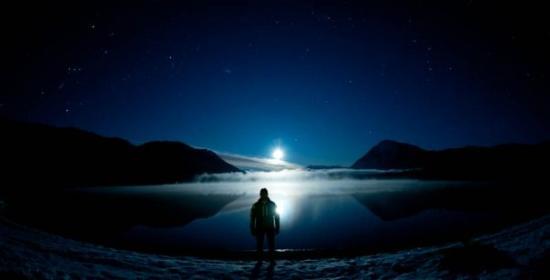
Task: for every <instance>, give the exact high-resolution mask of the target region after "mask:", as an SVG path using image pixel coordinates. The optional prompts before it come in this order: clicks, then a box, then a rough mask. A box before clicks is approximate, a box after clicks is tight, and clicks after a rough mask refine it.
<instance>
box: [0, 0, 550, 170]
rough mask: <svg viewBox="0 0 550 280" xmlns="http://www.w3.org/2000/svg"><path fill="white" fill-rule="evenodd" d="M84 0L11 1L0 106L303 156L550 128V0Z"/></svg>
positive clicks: (99, 128)
mask: <svg viewBox="0 0 550 280" xmlns="http://www.w3.org/2000/svg"><path fill="white" fill-rule="evenodd" d="M78 2H79V3H72V4H69V3H62V2H58V3H55V4H51V3H43V4H39V5H40V6H36V5H38V4H36V3H32V2H29V3H22V4H19V5H18V6H16V7H9V10H6V12H7V13H8V14H9V15H10V16H8V17H6V18H3V19H2V21H3V22H2V31H3V34H5V35H4V40H5V43H4V44H5V46H4V48H5V49H4V52H3V54H2V58H3V61H5V62H4V63H3V66H4V67H3V68H4V72H5V74H3V75H2V76H3V79H4V82H3V84H4V85H7V86H6V87H5V88H6V90H5V91H3V92H2V95H1V97H0V115H3V116H7V117H10V118H15V119H19V120H25V121H33V122H43V123H49V124H54V125H60V126H68V125H69V126H76V127H80V128H83V129H86V130H90V131H93V132H96V133H99V134H103V135H108V136H119V137H123V138H127V139H128V140H130V141H132V142H135V143H140V142H143V141H148V140H154V139H165V140H180V141H184V142H186V143H188V144H191V145H195V146H200V147H207V148H210V149H213V150H216V151H221V152H228V153H233V154H241V155H248V156H260V157H262V156H269V154H270V151H271V149H272V148H273V147H274V146H276V145H281V146H283V148H284V149H285V150H286V153H287V158H286V159H287V160H289V161H292V162H297V163H300V164H343V165H348V164H351V163H352V162H353V161H354V160H356V159H357V158H358V157H360V156H361V155H362V154H364V153H365V152H366V151H367V150H368V149H369V148H370V147H371V146H372V145H374V144H376V143H377V142H378V141H380V140H383V139H395V140H400V141H405V142H409V143H413V144H417V145H420V146H422V147H425V148H448V147H456V146H463V145H494V144H499V143H505V142H527V143H533V142H539V141H542V140H546V139H548V138H550V137H549V136H550V130H549V129H548V128H549V126H548V121H549V120H550V113H549V111H550V110H548V105H549V104H550V102H549V101H550V96H549V84H548V77H549V66H550V65H549V62H550V59H549V55H548V50H549V49H550V46H549V45H550V44H549V43H548V42H550V31H549V29H548V26H550V24H549V22H548V21H549V20H548V17H546V15H545V14H544V13H543V11H544V9H542V6H540V7H538V6H536V5H533V4H520V3H516V4H514V5H510V6H506V5H504V4H502V3H499V2H495V3H491V2H484V3H478V2H479V1H454V2H451V1H434V2H431V1H409V2H394V1H380V2H374V3H370V2H368V3H367V2H364V1H360V2H353V1H351V2H350V1H307V2H306V1H292V2H290V1H289V2H285V1H191V2H189V1H188V2H184V1H145V2H138V1H127V2H117V3H109V2H102V1H99V2H98V1H78ZM110 2H114V1H110ZM440 2H442V3H440Z"/></svg>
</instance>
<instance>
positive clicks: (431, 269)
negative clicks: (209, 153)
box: [0, 216, 550, 279]
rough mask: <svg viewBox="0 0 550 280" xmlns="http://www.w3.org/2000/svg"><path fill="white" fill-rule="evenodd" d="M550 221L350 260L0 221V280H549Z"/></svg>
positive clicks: (540, 221)
mask: <svg viewBox="0 0 550 280" xmlns="http://www.w3.org/2000/svg"><path fill="white" fill-rule="evenodd" d="M549 248H550V216H546V217H542V218H539V219H537V220H533V221H531V222H529V223H525V224H522V225H518V226H515V227H511V228H509V229H506V230H504V231H501V232H498V233H496V234H492V235H487V236H482V237H479V238H477V239H475V240H472V241H468V242H467V243H466V244H464V243H454V244H448V245H446V246H440V247H426V248H418V249H414V250H404V251H400V252H395V253H385V254H376V255H368V256H361V257H350V258H318V259H304V260H285V259H281V260H278V261H277V263H276V265H274V266H271V265H269V263H266V262H264V263H261V264H257V263H256V262H254V261H250V260H216V259H203V258H197V257H169V256H161V255H154V254H144V253H137V252H131V251H123V250H116V249H111V248H106V247H102V246H98V245H94V244H89V243H83V242H79V241H74V240H69V239H66V238H63V237H60V236H56V235H52V234H48V233H45V232H42V231H39V230H36V229H32V228H28V227H25V226H22V225H17V224H14V223H12V222H10V221H7V220H5V219H3V218H0V279H12V278H8V277H12V276H14V277H18V278H38V279H67V278H69V279H70V278H77V279H79V278H108V279H117V278H132V279H135V278H158V279H180V278H183V279H193V278H216V279H220V278H225V279H227V278H229V279H240V278H268V279H269V278H273V279H303V278H329V279H350V278H361V279H378V278H391V279H394V278H402V279H409V278H410V279H431V278H465V279H468V278H476V279H478V278H489V279H510V278H517V279H525V278H528V279H529V278H531V279H550V277H549V276H550V274H549V272H550V254H549V250H548V249H549Z"/></svg>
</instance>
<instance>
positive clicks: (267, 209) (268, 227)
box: [250, 188, 280, 262]
mask: <svg viewBox="0 0 550 280" xmlns="http://www.w3.org/2000/svg"><path fill="white" fill-rule="evenodd" d="M279 220H280V219H279V214H277V205H276V204H275V203H274V202H273V201H271V200H270V199H269V196H268V194H267V189H265V188H263V189H261V190H260V199H258V201H257V202H256V203H254V204H253V205H252V209H251V210H250V232H251V233H252V235H254V236H255V237H256V251H257V258H258V260H259V261H261V260H262V258H263V250H264V238H266V237H267V243H268V247H269V259H270V261H271V262H274V254H275V235H276V234H279V228H280V222H279Z"/></svg>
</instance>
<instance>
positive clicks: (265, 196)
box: [260, 188, 267, 198]
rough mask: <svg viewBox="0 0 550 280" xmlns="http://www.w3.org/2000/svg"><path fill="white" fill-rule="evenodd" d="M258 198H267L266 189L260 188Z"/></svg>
mask: <svg viewBox="0 0 550 280" xmlns="http://www.w3.org/2000/svg"><path fill="white" fill-rule="evenodd" d="M260 198H267V189H266V188H262V189H261V190H260Z"/></svg>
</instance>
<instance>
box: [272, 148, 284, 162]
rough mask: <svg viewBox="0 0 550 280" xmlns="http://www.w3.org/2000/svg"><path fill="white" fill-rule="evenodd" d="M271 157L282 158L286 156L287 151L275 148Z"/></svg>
mask: <svg viewBox="0 0 550 280" xmlns="http://www.w3.org/2000/svg"><path fill="white" fill-rule="evenodd" d="M271 157H273V159H275V160H282V159H283V158H284V157H285V152H284V151H283V149H281V148H279V147H278V148H275V149H274V150H273V152H272V153H271Z"/></svg>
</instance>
